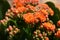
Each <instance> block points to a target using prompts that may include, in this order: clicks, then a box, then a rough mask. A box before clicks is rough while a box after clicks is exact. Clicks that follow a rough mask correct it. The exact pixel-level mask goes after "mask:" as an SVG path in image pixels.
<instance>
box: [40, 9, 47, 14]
mask: <svg viewBox="0 0 60 40" xmlns="http://www.w3.org/2000/svg"><path fill="white" fill-rule="evenodd" d="M40 12H41V13H43V14H44V15H48V12H47V10H45V9H41V10H40Z"/></svg>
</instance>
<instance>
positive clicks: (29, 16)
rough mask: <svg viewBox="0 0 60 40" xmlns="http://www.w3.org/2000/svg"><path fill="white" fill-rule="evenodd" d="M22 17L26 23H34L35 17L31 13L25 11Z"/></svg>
mask: <svg viewBox="0 0 60 40" xmlns="http://www.w3.org/2000/svg"><path fill="white" fill-rule="evenodd" d="M23 19H24V20H25V22H26V23H34V22H35V18H34V15H33V14H32V13H27V14H24V15H23Z"/></svg>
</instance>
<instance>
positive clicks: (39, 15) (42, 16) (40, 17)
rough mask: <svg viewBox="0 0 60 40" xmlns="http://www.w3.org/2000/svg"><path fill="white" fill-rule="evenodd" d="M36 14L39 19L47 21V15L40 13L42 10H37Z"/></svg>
mask: <svg viewBox="0 0 60 40" xmlns="http://www.w3.org/2000/svg"><path fill="white" fill-rule="evenodd" d="M34 16H35V17H36V18H37V19H39V20H40V21H41V22H44V21H46V16H45V15H44V14H42V13H40V12H36V13H35V14H34Z"/></svg>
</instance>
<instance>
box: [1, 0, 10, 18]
mask: <svg viewBox="0 0 60 40" xmlns="http://www.w3.org/2000/svg"><path fill="white" fill-rule="evenodd" d="M9 8H10V5H9V3H8V2H7V0H0V12H1V13H0V14H1V15H0V16H3V17H2V18H4V17H5V13H6V11H7V10H8V9H9Z"/></svg>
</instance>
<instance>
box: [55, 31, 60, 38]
mask: <svg viewBox="0 0 60 40" xmlns="http://www.w3.org/2000/svg"><path fill="white" fill-rule="evenodd" d="M55 36H56V37H57V38H60V30H58V31H57V32H56V33H55Z"/></svg>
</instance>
